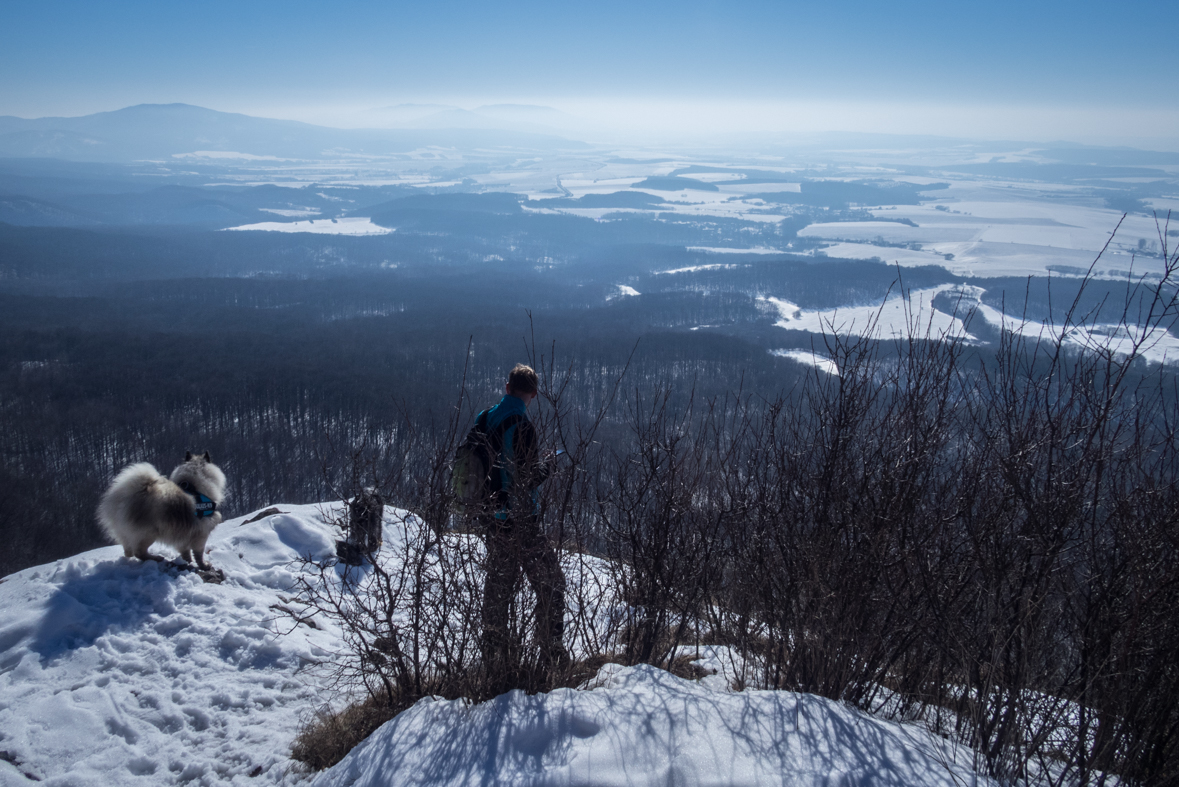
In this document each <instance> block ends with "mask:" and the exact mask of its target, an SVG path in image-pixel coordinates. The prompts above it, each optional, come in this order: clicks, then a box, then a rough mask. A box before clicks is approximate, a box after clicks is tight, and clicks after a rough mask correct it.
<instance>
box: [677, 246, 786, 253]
mask: <svg viewBox="0 0 1179 787" xmlns="http://www.w3.org/2000/svg"><path fill="white" fill-rule="evenodd" d="M687 249H688V251H703V252H707V253H709V254H789V252H787V251H783V250H782V249H771V248H770V247H769V246H754V247H753V248H751V249H738V248H735V247H732V246H688V247H687Z"/></svg>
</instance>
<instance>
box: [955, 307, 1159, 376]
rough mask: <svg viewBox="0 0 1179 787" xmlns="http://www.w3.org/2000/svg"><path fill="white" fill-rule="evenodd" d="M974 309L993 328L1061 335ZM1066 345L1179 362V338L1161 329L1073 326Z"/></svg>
mask: <svg viewBox="0 0 1179 787" xmlns="http://www.w3.org/2000/svg"><path fill="white" fill-rule="evenodd" d="M973 308H975V309H976V310H977V313H978V314H979V316H981V317H982V318H983V319H984V320H986V321H987V322H988V323H990V324H991V325H994V326H995V327H997V328H1002V329H1003V330H1006V331H1009V332H1012V333H1017V334H1019V335H1021V336H1025V337H1028V338H1034V339H1053V338H1054V337H1058V336H1060V335H1061V328H1060V327H1056V326H1050V325H1046V324H1044V323H1039V322H1029V321H1022V320H1019V319H1017V318H1014V317H1011V316H1010V315H1005V314H1003V312H1001V311H999V310H998V309H996V308H994V307H993V306H987V305H986V304H984V303H978V304H976V305H973ZM1064 343H1065V344H1066V345H1072V346H1074V347H1080V348H1082V349H1084V350H1089V351H1090V352H1109V353H1111V354H1113V355H1115V356H1120V357H1125V356H1128V355H1130V354H1131V353H1133V354H1135V355H1136V356H1137V357H1141V358H1144V359H1146V360H1147V361H1149V362H1150V363H1177V362H1179V338H1177V337H1176V336H1174V335H1173V334H1172V333H1170V332H1169V331H1167V330H1166V328H1164V327H1162V326H1159V325H1156V326H1153V327H1152V328H1149V329H1147V328H1143V327H1135V326H1123V325H1119V324H1114V323H1091V324H1083V325H1073V326H1069V327H1068V328H1067V329H1065V330H1064Z"/></svg>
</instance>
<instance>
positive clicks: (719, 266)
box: [653, 262, 746, 276]
mask: <svg viewBox="0 0 1179 787" xmlns="http://www.w3.org/2000/svg"><path fill="white" fill-rule="evenodd" d="M744 267H746V266H744V265H741V264H734V263H724V262H714V263H712V264H711V265H688V266H686V267H683V268H669V269H667V270H665V271H653V273H654V274H655V275H656V276H666V275H668V274H674V273H695V272H696V271H719V270H729V269H730V268H744Z"/></svg>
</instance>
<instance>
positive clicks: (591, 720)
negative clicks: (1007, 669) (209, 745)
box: [312, 664, 986, 787]
mask: <svg viewBox="0 0 1179 787" xmlns="http://www.w3.org/2000/svg"><path fill="white" fill-rule="evenodd" d="M594 684H596V687H595V688H592V689H590V690H587V691H576V690H572V689H559V690H557V691H553V692H550V693H548V694H537V695H534V696H531V697H529V696H527V695H525V694H524V693H523V692H520V691H513V692H510V693H508V694H505V695H502V696H500V697H498V698H496V699H495V700H493V701H491V702H487V703H484V704H482V705H477V706H471V705H469V704H468V703H466V702H464V701H462V700H452V701H445V700H430V699H427V700H423V701H421V702H419V703H418V704H417V705H415V706H414V707H413V708H411V709H409V710H408V711H406V712H405V713H402V714H401V715H400V716H398V717H397V718H395V719H393V720H392V721H391V722H389V723H387V724H385V725H384V726H383V727H381V728H380V729H379V730H377V731H376V732H375V733H373V734H372V735H371V736H370V737H369V738H368V739H367V740H366V741H365V742H364V743H362V744H361V745H360V746H358V747H357V748H356V749H354V750H353V751H352V752H351V753H350V754H349V755H348V756H347V757H345V758H344V760H343V761H342V762H340V763H339V764H338V765H336V766H335V767H333V768H331V769H329V770H327V771H325V772H324V773H322V774H321V775H320V776H319V777H318V778H317V779H315V781H313V782H312V787H385V786H386V785H388V786H389V787H392V785H399V786H400V785H407V786H408V785H423V786H424V785H430V787H449V786H451V785H455V786H456V787H457V785H474V784H513V785H524V784H527V785H530V786H531V787H564V785H570V786H572V785H601V786H602V787H608V786H613V785H618V786H619V787H622V786H623V785H628V786H629V785H635V786H636V787H637V786H638V785H652V787H654V785H734V786H738V785H856V784H864V785H868V784H871V785H882V786H883V785H897V787H900V786H901V785H946V787H950V785H955V784H966V783H971V779H972V777H971V771H970V768H969V763H970V762H971V757H970V754H969V752H968V751H965V750H963V749H962V748H960V747H954V746H951V745H950V744H947V743H944V742H935V741H937V739H936V738H933V737H932V736H930V735H928V734H927V733H924V732H922V731H921V730H920V729H919V728H916V727H906V726H904V725H900V724H894V723H890V722H884V721H879V720H877V719H873V718H871V717H869V716H867V715H865V714H863V713H861V712H859V711H857V710H853V709H850V708H847V707H845V706H843V705H840V704H839V703H836V702H834V701H831V700H827V699H823V698H820V697H815V696H811V695H805V694H796V693H792V692H785V691H756V690H748V691H744V692H739V693H735V692H728V691H724V690H717V689H715V688H712V687H710V686H709V685H707V684H704V683H703V682H695V681H691V680H685V679H683V678H678V677H675V676H673V675H671V674H670V673H667V672H664V671H662V670H659V669H656V668H655V667H651V666H647V665H639V666H635V667H620V666H618V665H613V664H608V665H606V666H605V667H603V669H602V671H601V672H600V673H599V674H598V678H597V680H596V681H593V682H592V683H591V685H594ZM979 783H983V784H986V781H985V780H981V779H980V781H979Z"/></svg>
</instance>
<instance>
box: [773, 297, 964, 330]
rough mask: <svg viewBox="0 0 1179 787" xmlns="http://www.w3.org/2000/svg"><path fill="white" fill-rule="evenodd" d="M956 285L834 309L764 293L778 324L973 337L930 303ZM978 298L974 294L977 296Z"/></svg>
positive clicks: (793, 328)
mask: <svg viewBox="0 0 1179 787" xmlns="http://www.w3.org/2000/svg"><path fill="white" fill-rule="evenodd" d="M957 289H958V285H955V284H941V285H938V286H937V287H931V288H928V289H924V290H911V291H908V293H907V297H903V296H902V294H901V293H900V292H892V293H889V295H888V298H887V299H886V300H885V301H884V302H883V303H876V304H869V305H866V306H841V307H839V308H836V309H803V308H802V307H800V306H798V305H796V304H793V303H791V302H790V301H787V300H785V299H783V298H773V297H763V298H759V299H758V300H761V301H765V302H767V303H769V304H771V305H772V306H773V307H774V308H775V309H776V310H777V312H778V317H779V319H778V322H776V323H775V325H777V326H778V327H779V328H786V329H787V330H793V331H807V332H809V333H819V334H835V335H840V336H869V337H873V338H881V337H883V338H901V337H904V336H907V335H908V334H909V328H910V326H912V329H913V333H914V334H915V335H918V336H925V335H926V333H927V332H928V334H929V336H930V337H931V338H948V337H961V338H963V339H965V340H966V341H975V338H974V337H973V336H971V335H970V334H969V333H967V332H966V326H965V325H964V324H963V322H962V320H961V319H959V318H958V317H957V316H955V315H953V314H947V313H945V312H943V311H939V310H938V309H935V308H934V307H933V299H934V298H935V297H936V296H937V295H939V294H940V293H943V292H948V291H954V290H957ZM976 299H977V298H975V300H976Z"/></svg>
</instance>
